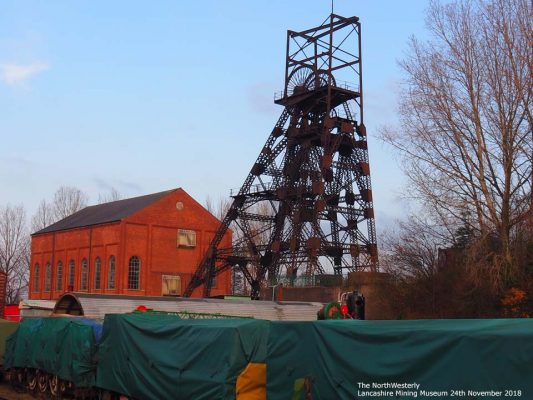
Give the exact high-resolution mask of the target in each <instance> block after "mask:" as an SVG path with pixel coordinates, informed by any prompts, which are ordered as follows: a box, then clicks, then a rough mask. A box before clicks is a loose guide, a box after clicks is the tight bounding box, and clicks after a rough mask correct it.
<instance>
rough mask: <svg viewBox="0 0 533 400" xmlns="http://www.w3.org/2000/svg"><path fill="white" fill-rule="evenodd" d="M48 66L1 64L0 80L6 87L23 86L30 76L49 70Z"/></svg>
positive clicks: (36, 63)
mask: <svg viewBox="0 0 533 400" xmlns="http://www.w3.org/2000/svg"><path fill="white" fill-rule="evenodd" d="M49 68H50V67H49V65H48V64H46V63H43V62H35V63H33V64H26V65H22V64H1V65H0V79H1V80H2V81H4V82H5V83H7V84H8V85H12V86H17V85H23V84H24V83H25V82H26V81H27V80H28V79H30V78H31V77H32V76H34V75H37V74H39V73H41V72H43V71H46V70H47V69H49Z"/></svg>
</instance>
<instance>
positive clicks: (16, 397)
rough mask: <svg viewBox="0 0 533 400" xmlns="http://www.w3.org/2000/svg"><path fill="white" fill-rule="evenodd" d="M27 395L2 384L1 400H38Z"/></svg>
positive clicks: (0, 390)
mask: <svg viewBox="0 0 533 400" xmlns="http://www.w3.org/2000/svg"><path fill="white" fill-rule="evenodd" d="M36 399H37V397H33V396H32V395H30V394H27V393H17V392H16V391H15V390H13V389H12V388H11V386H10V385H9V384H7V383H5V382H2V383H0V400H36Z"/></svg>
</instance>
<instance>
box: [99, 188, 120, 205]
mask: <svg viewBox="0 0 533 400" xmlns="http://www.w3.org/2000/svg"><path fill="white" fill-rule="evenodd" d="M123 198H124V196H123V195H122V193H120V192H119V191H118V190H117V189H115V188H114V187H113V188H111V190H110V191H109V193H105V194H102V193H100V194H99V195H98V204H103V203H110V202H112V201H118V200H122V199H123Z"/></svg>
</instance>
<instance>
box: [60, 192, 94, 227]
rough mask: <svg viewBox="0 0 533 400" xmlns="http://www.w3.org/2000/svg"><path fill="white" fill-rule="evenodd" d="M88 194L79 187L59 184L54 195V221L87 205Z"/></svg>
mask: <svg viewBox="0 0 533 400" xmlns="http://www.w3.org/2000/svg"><path fill="white" fill-rule="evenodd" d="M88 199H89V196H87V194H86V193H84V192H82V191H81V190H80V189H78V188H75V187H71V186H61V187H60V188H59V189H58V190H57V192H56V193H55V195H54V201H53V210H54V216H55V219H56V221H58V220H60V219H63V218H66V217H68V216H69V215H72V214H74V213H75V212H77V211H79V210H81V209H82V208H85V207H87V202H88Z"/></svg>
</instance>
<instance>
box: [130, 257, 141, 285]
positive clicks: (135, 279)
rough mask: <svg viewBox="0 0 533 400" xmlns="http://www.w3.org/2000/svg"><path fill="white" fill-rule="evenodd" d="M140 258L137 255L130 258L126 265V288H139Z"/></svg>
mask: <svg viewBox="0 0 533 400" xmlns="http://www.w3.org/2000/svg"><path fill="white" fill-rule="evenodd" d="M140 271H141V260H140V259H139V257H137V256H133V257H131V258H130V262H129V265H128V289H139V287H140V285H139V278H140Z"/></svg>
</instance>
